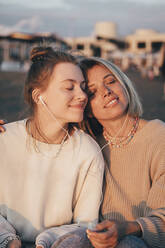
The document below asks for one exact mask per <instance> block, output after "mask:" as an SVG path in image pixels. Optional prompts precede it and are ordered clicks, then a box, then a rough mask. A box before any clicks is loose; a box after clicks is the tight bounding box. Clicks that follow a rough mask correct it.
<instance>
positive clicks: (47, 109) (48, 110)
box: [39, 95, 70, 138]
mask: <svg viewBox="0 0 165 248" xmlns="http://www.w3.org/2000/svg"><path fill="white" fill-rule="evenodd" d="M39 100H40V101H41V103H42V105H43V106H44V107H45V109H46V111H47V112H48V113H49V114H50V115H51V117H52V119H53V120H55V121H56V122H57V124H58V126H59V127H60V128H62V129H63V130H64V132H66V135H67V136H68V137H69V138H70V134H69V133H68V131H67V130H66V129H65V128H64V127H63V126H62V125H61V124H60V123H59V121H58V120H57V118H56V117H55V116H54V114H53V113H52V112H51V110H50V109H49V108H48V106H47V104H46V103H45V101H44V100H43V99H42V96H41V95H40V96H39Z"/></svg>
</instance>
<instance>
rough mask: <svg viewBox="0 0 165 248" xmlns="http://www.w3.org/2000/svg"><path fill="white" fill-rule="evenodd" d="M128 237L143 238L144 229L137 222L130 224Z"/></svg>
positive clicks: (130, 222)
mask: <svg viewBox="0 0 165 248" xmlns="http://www.w3.org/2000/svg"><path fill="white" fill-rule="evenodd" d="M127 235H134V236H136V237H141V236H142V229H141V226H140V225H139V223H138V222H137V221H129V222H128V228H127Z"/></svg>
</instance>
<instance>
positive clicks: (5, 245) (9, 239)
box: [1, 235, 20, 248]
mask: <svg viewBox="0 0 165 248" xmlns="http://www.w3.org/2000/svg"><path fill="white" fill-rule="evenodd" d="M13 240H20V237H19V236H17V235H16V236H15V237H14V236H13V237H12V236H9V237H7V238H6V239H5V240H4V242H3V244H1V248H7V247H8V244H9V242H11V241H13Z"/></svg>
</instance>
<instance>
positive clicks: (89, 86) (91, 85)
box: [88, 73, 114, 88]
mask: <svg viewBox="0 0 165 248" xmlns="http://www.w3.org/2000/svg"><path fill="white" fill-rule="evenodd" d="M109 76H114V75H113V74H112V73H109V74H107V75H105V76H104V77H103V81H104V79H106V78H107V77H109ZM93 86H95V84H89V85H88V88H91V87H93Z"/></svg>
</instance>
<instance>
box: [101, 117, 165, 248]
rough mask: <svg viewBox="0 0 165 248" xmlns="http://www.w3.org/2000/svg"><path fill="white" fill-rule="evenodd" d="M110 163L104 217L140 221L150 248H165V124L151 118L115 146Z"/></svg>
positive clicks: (107, 169) (103, 207) (144, 237)
mask: <svg viewBox="0 0 165 248" xmlns="http://www.w3.org/2000/svg"><path fill="white" fill-rule="evenodd" d="M104 156H105V159H106V161H107V164H108V165H109V166H106V173H105V174H106V176H105V177H106V184H105V195H104V202H103V204H102V208H101V212H102V215H103V219H116V220H119V221H134V220H136V221H137V222H138V223H139V224H140V226H141V229H142V233H143V236H142V238H143V239H144V241H145V243H146V244H148V246H149V247H150V248H164V247H165V124H164V123H163V122H162V121H159V120H153V121H149V122H148V123H147V124H146V125H145V126H144V127H143V128H142V129H140V130H139V131H138V132H137V133H136V134H135V136H134V138H133V139H132V141H131V142H130V143H129V144H128V145H126V146H125V147H122V148H114V149H111V151H110V157H109V158H108V156H107V153H106V151H104Z"/></svg>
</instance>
